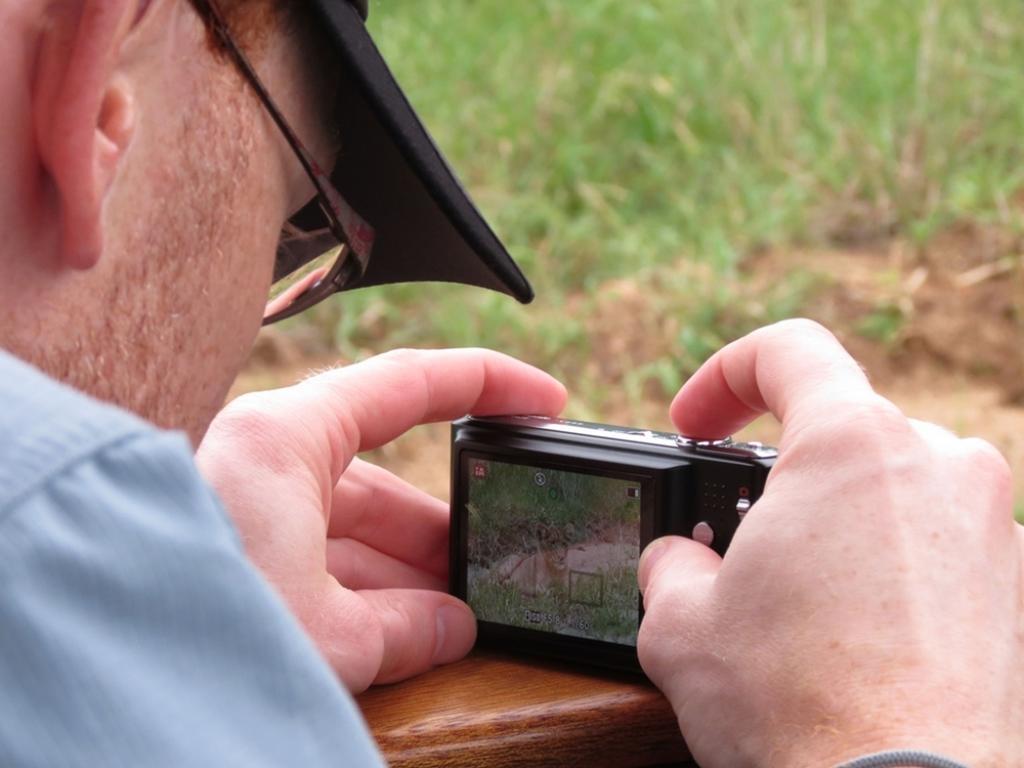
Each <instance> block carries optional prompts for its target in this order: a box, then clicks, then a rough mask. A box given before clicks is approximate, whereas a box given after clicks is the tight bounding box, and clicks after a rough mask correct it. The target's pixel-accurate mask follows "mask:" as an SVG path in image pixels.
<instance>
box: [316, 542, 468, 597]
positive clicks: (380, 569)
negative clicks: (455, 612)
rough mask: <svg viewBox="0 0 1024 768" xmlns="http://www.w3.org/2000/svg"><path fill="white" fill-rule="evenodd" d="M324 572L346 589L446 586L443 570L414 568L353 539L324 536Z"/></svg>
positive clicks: (440, 589) (433, 587) (441, 588)
mask: <svg viewBox="0 0 1024 768" xmlns="http://www.w3.org/2000/svg"><path fill="white" fill-rule="evenodd" d="M327 572H328V573H329V574H331V575H332V576H333V577H334V578H336V579H337V580H338V581H339V582H340V583H341V584H342V586H345V587H348V588H349V589H383V588H385V587H396V588H401V589H433V590H439V591H444V590H446V589H447V588H448V579H447V575H446V574H441V575H439V574H437V573H433V572H431V571H427V570H424V569H422V568H417V567H415V566H413V565H410V564H409V563H407V562H404V561H402V560H400V559H398V558H396V557H392V556H390V555H386V554H383V553H382V552H379V551H377V550H376V549H374V548H372V547H368V546H367V545H366V544H364V543H362V542H361V541H356V540H354V539H328V540H327Z"/></svg>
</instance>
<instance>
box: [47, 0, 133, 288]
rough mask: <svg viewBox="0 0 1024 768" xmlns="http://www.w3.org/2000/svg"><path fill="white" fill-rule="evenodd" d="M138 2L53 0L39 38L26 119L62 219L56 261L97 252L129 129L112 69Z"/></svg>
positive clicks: (129, 102)
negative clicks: (30, 122) (29, 113)
mask: <svg viewBox="0 0 1024 768" xmlns="http://www.w3.org/2000/svg"><path fill="white" fill-rule="evenodd" d="M139 7H140V3H139V0H56V2H53V3H51V4H50V10H49V12H48V18H47V22H46V24H45V26H44V27H43V29H42V31H41V35H40V41H39V49H38V57H37V60H36V72H35V81H34V83H33V84H32V89H33V90H32V102H33V104H32V106H33V110H32V112H33V114H32V119H33V122H34V124H35V138H36V144H37V147H38V150H39V155H40V160H41V162H42V165H43V171H44V173H45V174H46V175H47V176H48V177H49V181H50V182H51V185H52V188H53V191H54V194H53V198H52V205H53V206H54V208H55V213H56V215H57V216H59V219H60V228H61V250H60V259H61V263H62V264H63V265H64V266H66V267H69V268H71V269H90V268H91V267H93V266H94V265H95V264H96V262H97V261H98V260H99V258H100V255H101V254H102V252H103V202H104V200H105V198H106V195H107V192H108V191H109V189H110V187H111V184H112V183H113V181H114V178H115V177H116V175H117V170H118V167H119V165H120V163H121V161H122V160H123V158H124V155H125V151H126V149H127V147H128V145H129V143H130V142H131V138H132V135H133V134H134V131H135V98H134V93H133V90H132V87H131V83H130V82H129V80H128V79H127V78H126V77H124V76H123V75H119V74H118V69H117V68H118V57H119V52H120V48H121V43H122V41H123V40H124V37H125V35H127V34H128V32H130V31H131V28H132V25H133V23H134V22H135V21H136V20H137V16H138V13H139Z"/></svg>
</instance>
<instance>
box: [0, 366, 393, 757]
mask: <svg viewBox="0 0 1024 768" xmlns="http://www.w3.org/2000/svg"><path fill="white" fill-rule="evenodd" d="M381 764H382V760H381V758H380V755H379V753H378V752H377V750H376V747H375V746H374V744H373V741H372V739H371V738H370V736H369V734H368V733H367V730H366V727H365V725H364V723H363V720H362V718H361V716H360V714H359V712H358V710H357V709H356V707H355V705H354V703H353V701H352V699H351V697H350V696H349V695H348V693H347V692H346V691H345V690H344V689H343V688H342V687H341V685H340V684H339V682H338V681H337V678H336V677H335V676H334V674H333V673H332V671H331V670H330V669H329V668H328V666H327V665H326V664H325V663H324V661H323V660H322V658H321V657H320V656H319V654H318V653H317V651H316V649H315V648H314V647H313V645H312V643H311V641H310V640H309V639H308V637H307V636H306V635H305V633H304V632H303V631H302V629H301V628H300V627H299V625H298V623H297V622H296V621H295V619H294V618H293V617H292V615H291V614H290V613H289V612H288V611H287V609H286V608H285V606H284V605H283V603H282V602H281V600H280V599H278V597H277V596H276V594H275V593H274V592H273V591H272V589H271V588H270V587H269V586H268V585H267V583H266V582H265V581H264V580H263V578H262V577H261V576H260V574H259V573H258V572H257V571H256V569H255V568H254V567H253V566H252V565H251V564H250V562H249V561H248V560H247V559H246V558H245V555H244V554H243V551H242V547H241V544H240V542H239V538H238V536H237V534H236V532H235V530H234V528H233V526H232V525H231V523H230V522H229V520H228V518H227V516H226V515H225V514H224V511H223V509H222V508H221V506H220V504H219V502H218V501H217V499H216V498H215V497H214V495H213V493H212V491H211V490H210V489H209V488H208V487H207V486H206V485H205V483H204V482H203V480H202V479H201V477H200V476H199V474H198V472H197V470H196V468H195V465H194V463H193V461H192V455H191V450H190V447H189V445H188V442H187V441H186V440H185V438H184V437H182V436H181V435H177V434H171V433H166V432H160V431H158V430H156V429H154V428H153V427H152V426H149V425H147V424H145V423H144V422H142V421H140V420H139V419H137V418H135V417H133V416H131V415H129V414H127V413H125V412H123V411H120V410H118V409H115V408H112V407H110V406H107V405H102V404H100V403H97V402H95V401H93V400H91V399H89V398H87V397H85V396H84V395H82V394H80V393H78V392H75V391H73V390H71V389H68V388H66V387H64V386H62V385H60V384H58V383H57V382H55V381H53V380H52V379H49V378H47V377H46V376H44V375H42V374H41V373H40V372H38V371H37V370H35V369H33V368H30V367H28V366H26V365H25V364H23V363H21V362H20V361H18V360H15V359H14V358H12V357H10V356H9V355H7V354H5V353H3V352H2V351H0V765H2V766H5V767H7V766H48V767H61V768H63V767H64V766H83V768H86V767H87V768H108V767H109V768H115V767H117V766H132V768H135V767H136V766H147V768H150V767H159V766H174V767H175V768H182V767H184V766H203V767H204V768H206V767H207V766H245V768H259V767H260V766H328V765H330V766H369V765H372V766H379V765H381Z"/></svg>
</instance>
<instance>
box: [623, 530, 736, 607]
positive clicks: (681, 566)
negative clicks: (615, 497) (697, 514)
mask: <svg viewBox="0 0 1024 768" xmlns="http://www.w3.org/2000/svg"><path fill="white" fill-rule="evenodd" d="M721 567H722V558H721V557H719V556H718V554H717V553H716V552H715V551H714V550H712V549H709V548H708V547H705V546H704V545H703V544H699V543H698V542H696V541H693V540H692V539H687V538H684V537H682V536H663V537H662V538H660V539H655V540H654V541H652V542H651V543H650V544H648V545H647V548H646V549H644V552H643V555H642V556H641V557H640V565H639V567H638V568H637V581H638V583H639V585H640V592H641V593H643V596H644V610H645V611H648V612H649V611H650V610H651V609H652V608H653V606H654V604H655V602H657V601H658V600H659V599H661V598H662V596H664V595H666V594H672V595H675V597H676V599H677V600H678V599H682V600H683V601H684V602H686V603H692V602H694V601H699V600H701V599H702V598H703V596H704V595H705V594H706V593H707V591H708V590H709V589H710V588H711V584H712V583H713V582H714V580H715V576H717V575H718V569H719V568H721Z"/></svg>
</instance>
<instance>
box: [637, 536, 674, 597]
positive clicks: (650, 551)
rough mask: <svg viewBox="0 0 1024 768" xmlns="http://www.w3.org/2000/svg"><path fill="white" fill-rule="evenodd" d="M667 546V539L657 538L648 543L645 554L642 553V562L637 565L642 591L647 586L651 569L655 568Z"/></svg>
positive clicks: (638, 579) (638, 580)
mask: <svg viewBox="0 0 1024 768" xmlns="http://www.w3.org/2000/svg"><path fill="white" fill-rule="evenodd" d="M667 547H668V542H667V541H665V540H664V539H655V540H654V541H652V542H651V543H650V544H648V545H647V548H646V549H644V551H643V554H642V555H640V564H639V565H638V566H637V571H636V575H637V582H638V583H639V586H640V592H643V591H644V590H645V589H646V588H647V579H648V577H649V576H650V575H651V569H652V568H654V564H655V563H657V562H658V560H659V559H660V558H661V556H662V555H664V554H665V549H666V548H667Z"/></svg>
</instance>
